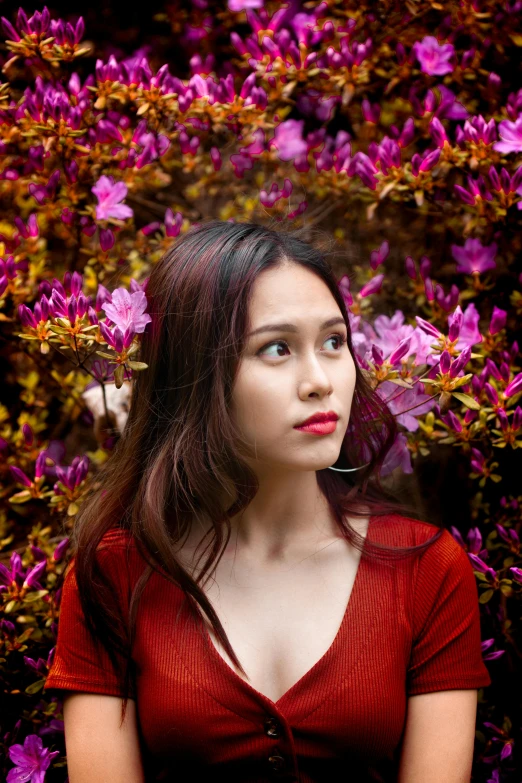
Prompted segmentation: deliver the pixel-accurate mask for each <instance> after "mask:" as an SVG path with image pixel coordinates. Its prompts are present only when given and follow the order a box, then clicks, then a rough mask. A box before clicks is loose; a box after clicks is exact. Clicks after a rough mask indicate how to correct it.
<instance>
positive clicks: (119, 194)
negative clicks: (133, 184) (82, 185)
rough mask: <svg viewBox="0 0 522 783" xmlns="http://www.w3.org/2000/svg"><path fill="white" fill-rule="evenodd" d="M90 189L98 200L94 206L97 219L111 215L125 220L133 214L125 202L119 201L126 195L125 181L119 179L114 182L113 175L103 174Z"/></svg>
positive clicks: (105, 218) (103, 218)
mask: <svg viewBox="0 0 522 783" xmlns="http://www.w3.org/2000/svg"><path fill="white" fill-rule="evenodd" d="M91 190H92V192H93V193H94V195H95V196H96V198H97V199H98V201H99V204H98V205H97V206H96V217H97V219H98V220H107V219H108V218H111V217H112V218H118V219H119V220H125V219H126V218H130V217H132V216H133V214H134V213H133V211H132V209H131V208H130V207H128V206H127V205H126V204H121V203H120V202H121V201H123V199H124V198H125V196H126V195H127V185H126V184H125V182H122V181H121V180H119V181H117V182H115V181H114V179H113V177H107V176H105V175H103V176H101V177H100V178H99V180H98V181H97V182H96V184H95V185H93V187H92V188H91Z"/></svg>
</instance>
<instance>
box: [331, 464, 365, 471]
mask: <svg viewBox="0 0 522 783" xmlns="http://www.w3.org/2000/svg"><path fill="white" fill-rule="evenodd" d="M369 464H370V463H369V462H367V463H366V465H359V467H358V468H334V467H332V466H331V465H330V467H329V468H328V470H337V471H338V472H339V473H350V472H351V471H352V470H361V468H366V467H367V466H368V465H369Z"/></svg>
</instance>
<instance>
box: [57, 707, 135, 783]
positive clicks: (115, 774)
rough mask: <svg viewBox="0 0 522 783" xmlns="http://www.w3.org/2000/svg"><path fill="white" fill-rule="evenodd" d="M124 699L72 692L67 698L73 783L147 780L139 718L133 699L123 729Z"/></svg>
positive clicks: (65, 712) (66, 723) (67, 739)
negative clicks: (141, 746)
mask: <svg viewBox="0 0 522 783" xmlns="http://www.w3.org/2000/svg"><path fill="white" fill-rule="evenodd" d="M120 711H121V699H120V697H119V696H106V695H104V694H97V693H68V694H66V695H65V696H64V700H63V719H64V730H65V747H66V753H67V767H68V772H69V781H70V783H92V781H94V780H95V781H97V783H144V780H145V776H144V771H143V763H142V759H141V754H140V743H139V737H138V729H137V719H136V702H135V701H134V700H133V699H129V701H128V702H127V713H126V715H125V721H124V722H123V724H122V727H121V729H120V721H121V712H120Z"/></svg>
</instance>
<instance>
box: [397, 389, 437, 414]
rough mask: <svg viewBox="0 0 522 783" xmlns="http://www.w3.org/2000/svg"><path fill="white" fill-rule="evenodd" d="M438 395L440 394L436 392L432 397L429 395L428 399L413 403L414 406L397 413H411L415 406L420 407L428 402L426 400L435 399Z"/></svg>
mask: <svg viewBox="0 0 522 783" xmlns="http://www.w3.org/2000/svg"><path fill="white" fill-rule="evenodd" d="M438 396H439V395H438V394H434V395H433V396H432V397H428V399H427V400H423V401H422V402H418V403H417V405H412V407H411V408H406V410H405V411H401V412H400V413H398V414H397V415H398V416H402V414H403V413H409V412H410V411H412V410H414V409H415V408H418V407H419V405H424V403H426V402H429V401H430V400H434V399H435V397H438Z"/></svg>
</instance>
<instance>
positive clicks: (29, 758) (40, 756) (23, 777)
mask: <svg viewBox="0 0 522 783" xmlns="http://www.w3.org/2000/svg"><path fill="white" fill-rule="evenodd" d="M59 754H60V751H59V750H54V751H53V752H52V753H51V752H49V751H48V750H47V748H44V747H43V743H42V739H41V737H39V736H38V735H37V734H29V735H28V736H27V737H26V738H25V740H24V744H23V746H22V745H11V747H10V748H9V758H10V759H11V761H12V762H13V764H15V765H16V766H15V767H14V768H13V769H11V770H10V771H9V773H8V775H7V783H25V781H27V783H44V780H45V771H46V770H47V768H48V766H49V764H50V763H51V761H52V760H53V758H54V757H55V756H58V755H59Z"/></svg>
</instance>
